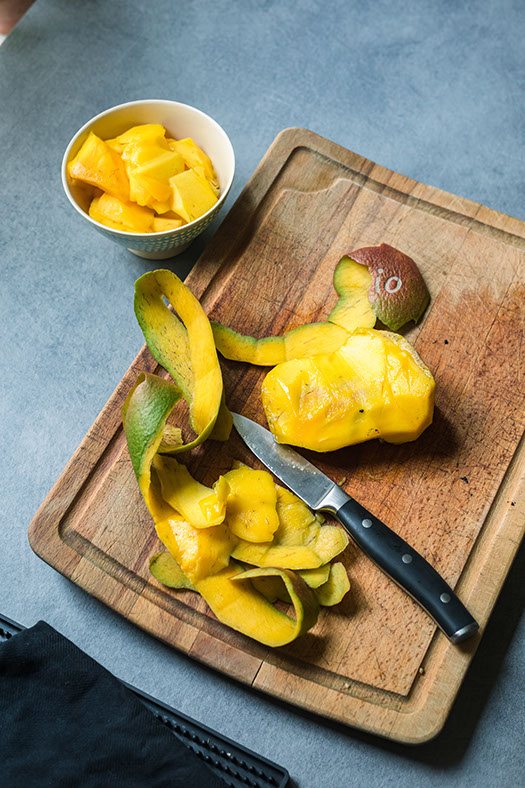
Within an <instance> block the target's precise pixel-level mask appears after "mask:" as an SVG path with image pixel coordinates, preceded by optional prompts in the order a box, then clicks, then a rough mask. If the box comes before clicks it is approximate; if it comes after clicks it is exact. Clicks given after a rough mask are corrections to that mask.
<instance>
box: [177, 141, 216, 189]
mask: <svg viewBox="0 0 525 788" xmlns="http://www.w3.org/2000/svg"><path fill="white" fill-rule="evenodd" d="M167 143H168V145H169V147H170V148H171V150H173V151H176V152H177V153H180V154H181V156H182V157H183V159H184V163H185V164H186V166H187V167H188V168H189V169H194V168H195V169H197V168H200V169H202V173H203V175H204V177H205V178H209V179H211V180H215V171H214V169H213V164H212V162H211V159H210V157H209V156H207V155H206V154H205V153H204V151H203V150H202V149H201V148H199V146H198V145H197V144H196V143H195V142H194V141H193V140H192V139H191V137H185V138H184V139H182V140H174V139H170V138H168V139H167Z"/></svg>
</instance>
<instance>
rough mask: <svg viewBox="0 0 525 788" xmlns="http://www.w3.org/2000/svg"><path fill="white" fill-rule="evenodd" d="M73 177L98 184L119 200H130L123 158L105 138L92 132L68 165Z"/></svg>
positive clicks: (94, 184)
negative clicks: (102, 138)
mask: <svg viewBox="0 0 525 788" xmlns="http://www.w3.org/2000/svg"><path fill="white" fill-rule="evenodd" d="M67 170H68V173H69V175H70V177H71V178H77V179H78V180H79V181H83V182H84V183H89V184H90V185H91V186H98V187H99V188H100V189H102V190H103V191H104V192H106V193H107V194H109V195H112V196H113V197H116V198H117V199H119V200H123V201H124V202H126V201H127V200H129V180H128V176H127V173H126V168H125V166H124V164H123V162H122V159H121V158H120V156H119V155H118V153H116V152H115V151H114V150H113V149H112V148H111V147H110V146H109V145H107V143H105V142H104V140H101V139H100V137H97V135H96V134H93V132H90V134H89V136H88V138H87V139H86V141H85V142H84V144H83V145H82V147H81V148H80V150H79V152H78V153H77V155H76V156H75V158H74V159H72V160H71V161H70V162H69V164H68V165H67Z"/></svg>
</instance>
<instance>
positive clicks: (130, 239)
mask: <svg viewBox="0 0 525 788" xmlns="http://www.w3.org/2000/svg"><path fill="white" fill-rule="evenodd" d="M141 123H160V124H161V125H162V126H164V127H165V128H166V129H167V131H168V135H169V136H170V137H174V138H175V139H182V138H184V137H191V138H192V139H193V140H194V141H195V142H196V143H197V145H198V146H199V147H201V148H202V149H203V150H204V151H205V153H207V154H208V156H209V157H210V159H211V160H212V162H213V166H214V168H215V172H216V173H217V177H218V179H219V184H220V194H219V199H218V201H217V202H216V203H215V205H214V206H213V208H211V209H210V210H209V211H208V212H207V213H205V214H203V215H202V216H200V217H199V218H198V219H195V220H194V221H193V222H189V223H188V224H184V225H182V227H178V228H177V229H176V230H164V231H163V232H160V233H127V232H124V231H123V230H114V229H112V228H111V227H106V226H105V225H103V224H100V222H96V221H95V220H94V219H92V218H91V217H90V216H89V214H88V209H89V201H88V199H87V198H86V196H85V193H84V191H83V190H82V189H80V188H78V187H76V186H75V183H74V182H73V181H72V179H71V178H70V177H69V175H68V173H67V164H68V162H69V161H70V160H71V159H72V158H74V156H76V154H77V153H78V151H79V149H80V147H81V146H82V144H83V143H84V141H85V139H86V137H87V136H88V134H89V132H90V131H93V132H94V133H95V134H96V135H97V136H99V137H101V138H102V139H111V138H112V137H117V136H118V135H119V134H122V133H123V132H125V131H127V130H128V129H129V128H131V127H132V126H137V125H139V124H141ZM234 172H235V156H234V153H233V148H232V144H231V142H230V140H229V138H228V135H227V134H226V132H225V131H224V130H223V129H222V128H221V127H220V126H219V124H218V123H217V122H216V121H215V120H213V118H210V117H209V115H206V114H205V113H204V112H201V111H200V110H199V109H195V107H190V106H189V105H188V104H180V103H179V102H178V101H165V100H162V99H158V100H153V99H152V100H149V101H130V102H128V103H127V104H119V105H118V106H116V107H111V108H110V109H107V110H105V112H101V113H100V114H99V115H96V116H95V117H94V118H92V119H91V120H89V121H88V122H87V123H85V124H84V126H82V128H81V129H79V131H77V133H76V134H75V135H74V137H73V139H72V140H71V142H70V143H69V145H68V146H67V148H66V152H65V153H64V158H63V160H62V184H63V186H64V190H65V192H66V195H67V197H68V199H69V201H70V203H71V205H72V206H73V207H74V208H75V210H76V211H78V213H79V214H80V216H82V218H83V219H84V221H86V222H89V223H90V224H91V226H92V227H93V229H95V230H97V231H98V232H99V233H102V235H105V236H106V238H110V239H111V240H112V241H116V242H117V243H119V244H120V245H121V246H124V247H126V249H129V251H130V252H133V254H136V255H138V256H139V257H145V258H147V259H149V260H162V259H165V258H167V257H173V256H175V255H177V254H180V252H182V251H184V249H186V248H187V247H188V246H189V245H190V243H191V242H192V241H193V240H194V238H196V237H197V235H199V234H200V233H202V231H203V230H205V229H206V227H207V226H208V225H209V224H210V222H211V221H212V220H213V219H214V218H215V216H216V215H217V213H218V212H219V211H220V209H221V207H222V205H223V204H224V201H225V199H226V196H227V194H228V192H229V190H230V187H231V185H232V181H233V176H234Z"/></svg>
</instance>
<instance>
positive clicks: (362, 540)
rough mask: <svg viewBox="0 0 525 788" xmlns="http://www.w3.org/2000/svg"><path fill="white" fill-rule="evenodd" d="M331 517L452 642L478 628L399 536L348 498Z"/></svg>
mask: <svg viewBox="0 0 525 788" xmlns="http://www.w3.org/2000/svg"><path fill="white" fill-rule="evenodd" d="M335 516H336V517H337V519H338V520H339V522H340V523H341V525H342V526H344V528H345V529H346V530H347V531H348V533H349V534H350V536H351V537H352V539H353V540H354V541H355V542H356V543H357V544H358V545H359V547H360V548H361V550H363V552H365V553H366V554H367V555H368V556H369V558H371V559H372V561H374V563H376V564H377V566H378V567H379V568H380V569H382V570H383V572H385V573H386V574H387V575H388V576H389V577H391V578H392V580H394V581H395V582H396V583H397V584H398V585H399V586H401V588H402V589H403V590H404V591H406V592H407V593H408V594H410V596H411V597H412V598H413V599H414V600H415V601H416V602H418V604H420V605H421V607H423V608H424V610H426V612H427V613H428V614H429V616H431V618H433V619H434V621H435V622H436V624H437V625H438V627H439V628H440V629H441V630H442V631H443V632H444V633H445V635H446V636H447V637H448V639H449V640H450V641H451V642H452V643H461V642H462V641H463V640H467V638H469V637H471V636H472V635H473V634H474V633H475V632H476V631H477V630H478V628H479V626H478V624H477V622H476V621H475V620H474V619H473V618H472V616H471V615H470V613H469V612H468V610H467V608H466V607H465V606H464V604H463V603H462V602H461V601H460V600H459V599H458V597H457V596H456V595H455V594H454V592H453V590H452V589H451V588H450V586H449V585H448V584H447V583H446V582H445V581H444V580H443V578H442V577H441V575H439V574H438V573H437V572H436V570H435V569H434V568H433V567H432V566H431V565H430V564H429V563H428V561H425V559H424V558H423V556H421V555H419V553H418V552H416V550H414V548H413V547H410V545H408V544H407V543H406V542H405V541H404V540H403V539H401V537H400V536H398V535H397V534H396V533H394V531H391V530H390V528H388V527H387V526H386V525H385V524H384V523H382V522H381V520H378V519H377V517H374V516H373V515H372V514H370V512H368V511H367V510H366V509H365V508H364V506H361V504H360V503H358V502H357V501H354V500H353V499H350V500H349V501H348V502H347V503H345V504H344V505H343V506H341V508H340V509H338V510H337V511H336V512H335Z"/></svg>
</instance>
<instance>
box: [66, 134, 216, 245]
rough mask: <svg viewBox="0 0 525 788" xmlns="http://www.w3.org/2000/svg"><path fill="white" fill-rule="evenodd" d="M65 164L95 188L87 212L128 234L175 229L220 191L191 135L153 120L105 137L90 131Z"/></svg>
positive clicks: (209, 164) (208, 205)
mask: <svg viewBox="0 0 525 788" xmlns="http://www.w3.org/2000/svg"><path fill="white" fill-rule="evenodd" d="M67 169H68V174H69V176H70V178H73V179H74V180H75V182H77V183H82V184H87V185H88V186H90V187H94V193H93V199H92V201H91V204H90V208H89V215H90V217H91V218H92V219H94V220H95V221H97V222H99V223H100V224H104V225H106V226H107V227H112V228H113V229H116V230H122V231H123V232H129V233H158V232H165V231H167V230H174V229H177V228H178V227H181V226H182V225H183V224H187V223H188V222H192V221H194V220H195V219H198V218H199V217H200V216H202V215H203V214H204V213H206V212H207V211H209V210H210V209H211V208H212V207H213V206H214V205H215V203H216V202H217V199H218V196H219V191H220V190H219V182H218V180H217V176H216V174H215V171H214V169H213V164H212V162H211V160H210V158H209V156H207V155H206V153H205V152H204V151H203V150H202V149H201V148H199V146H198V145H197V144H196V143H195V142H194V141H193V140H192V139H191V138H190V137H187V138H185V139H182V140H174V139H171V138H169V137H167V136H166V129H165V128H164V127H163V126H161V125H160V124H157V123H146V124H143V125H140V126H133V128H131V129H129V130H128V131H126V132H124V133H123V134H120V135H119V136H118V137H115V138H113V139H109V140H102V139H100V138H99V137H97V135H96V134H94V133H93V132H90V134H89V135H88V137H87V139H86V140H85V142H84V143H83V145H82V147H81V148H80V150H79V151H78V153H77V154H76V156H75V157H74V158H73V159H72V160H71V161H70V162H69V163H68V166H67ZM100 190H101V191H100Z"/></svg>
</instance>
